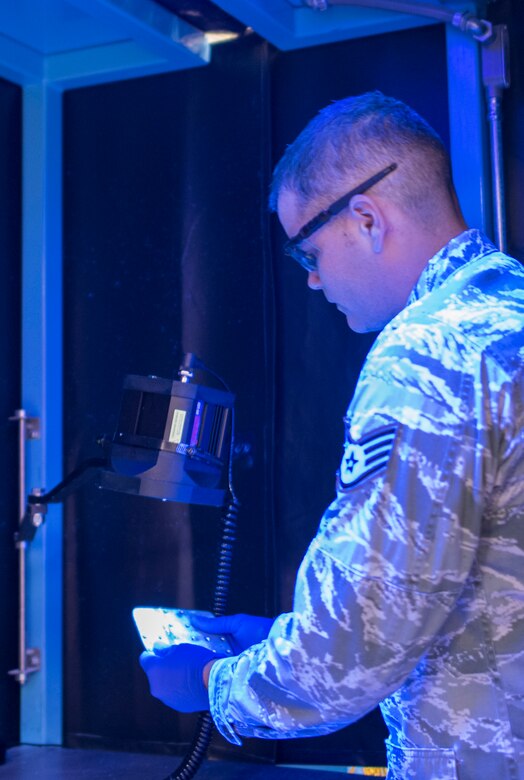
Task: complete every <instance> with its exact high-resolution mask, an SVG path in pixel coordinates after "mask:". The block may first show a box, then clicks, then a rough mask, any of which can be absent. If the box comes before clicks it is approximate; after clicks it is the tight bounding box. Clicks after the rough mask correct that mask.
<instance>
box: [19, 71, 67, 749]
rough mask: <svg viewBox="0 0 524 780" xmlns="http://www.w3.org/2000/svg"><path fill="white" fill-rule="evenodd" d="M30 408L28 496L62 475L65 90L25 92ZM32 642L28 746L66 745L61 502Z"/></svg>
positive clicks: (43, 543)
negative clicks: (34, 428)
mask: <svg viewBox="0 0 524 780" xmlns="http://www.w3.org/2000/svg"><path fill="white" fill-rule="evenodd" d="M22 132H23V146H22V159H23V168H22V181H23V189H22V195H23V201H22V214H23V217H22V231H23V234H22V266H23V268H22V406H23V407H24V408H25V409H29V410H30V411H31V414H35V415H37V416H38V417H39V418H40V421H41V438H40V439H39V440H38V441H35V442H34V443H33V444H32V446H31V448H29V449H28V451H27V460H26V476H27V479H26V486H25V493H26V494H27V493H28V492H30V490H31V489H34V488H45V487H51V486H53V485H54V484H56V483H57V482H59V481H60V479H61V478H62V452H61V450H62V95H61V92H60V91H58V90H56V89H55V88H53V86H52V85H50V84H49V83H47V82H43V83H39V84H34V85H29V86H26V87H24V90H23V131H22ZM26 599H27V606H26V633H27V642H28V643H29V644H30V645H31V646H32V647H38V648H40V649H41V654H42V667H41V670H40V671H39V672H37V673H35V674H32V675H29V676H28V678H27V681H26V684H25V685H24V686H22V689H21V725H20V733H21V742H29V743H31V744H37V745H38V744H40V745H43V744H44V745H45V744H47V745H49V744H61V742H62V524H61V509H60V507H58V506H53V507H52V508H51V509H50V512H49V514H48V517H47V522H46V523H45V525H44V526H43V527H42V528H41V529H40V530H39V532H38V534H37V535H36V537H35V539H34V540H33V541H32V542H31V544H30V545H28V546H27V548H26Z"/></svg>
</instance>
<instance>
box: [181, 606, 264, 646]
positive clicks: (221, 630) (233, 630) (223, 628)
mask: <svg viewBox="0 0 524 780" xmlns="http://www.w3.org/2000/svg"><path fill="white" fill-rule="evenodd" d="M273 622H274V619H273V618H266V617H257V616H255V615H244V614H239V615H224V616H222V617H205V616H203V615H191V623H192V625H193V626H194V627H195V628H198V629H199V630H200V631H209V633H211V634H226V635H227V638H228V639H229V642H230V644H231V647H232V648H233V652H234V653H237V654H238V653H241V652H242V651H243V650H247V648H248V647H251V645H257V644H258V643H259V642H262V640H263V639H266V637H267V635H268V634H269V630H270V628H271V626H272V625H273Z"/></svg>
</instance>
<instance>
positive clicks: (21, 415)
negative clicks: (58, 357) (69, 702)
mask: <svg viewBox="0 0 524 780" xmlns="http://www.w3.org/2000/svg"><path fill="white" fill-rule="evenodd" d="M14 419H16V420H18V521H19V523H21V522H22V519H23V517H24V512H25V495H26V493H25V490H26V488H25V442H26V419H27V414H26V411H25V409H17V410H16V412H15V418H14ZM17 546H18V598H19V606H18V675H17V679H18V682H19V683H20V684H21V685H23V684H24V683H25V681H26V669H25V664H26V653H25V649H26V638H25V621H26V616H25V605H26V593H25V576H26V575H25V552H26V542H22V541H21V542H18V545H17Z"/></svg>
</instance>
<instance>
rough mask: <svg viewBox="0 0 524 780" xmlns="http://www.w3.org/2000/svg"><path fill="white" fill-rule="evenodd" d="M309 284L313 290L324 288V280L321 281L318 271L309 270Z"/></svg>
mask: <svg viewBox="0 0 524 780" xmlns="http://www.w3.org/2000/svg"><path fill="white" fill-rule="evenodd" d="M307 286H308V287H309V288H310V289H311V290H321V289H322V282H321V281H320V276H319V275H318V273H317V271H308V275H307Z"/></svg>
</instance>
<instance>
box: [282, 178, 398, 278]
mask: <svg viewBox="0 0 524 780" xmlns="http://www.w3.org/2000/svg"><path fill="white" fill-rule="evenodd" d="M397 167H398V166H397V163H391V165H388V166H387V168H383V169H382V170H381V171H379V172H378V173H375V175H374V176H371V178H369V179H366V181H364V182H362V184H359V185H358V186H357V187H354V188H353V189H352V190H350V191H349V192H347V193H346V194H345V195H342V197H341V198H338V200H336V201H335V202H334V203H332V204H331V206H328V208H327V209H324V211H321V212H319V213H318V214H317V215H316V216H314V217H313V218H312V219H310V220H309V222H306V224H305V225H304V226H303V227H302V228H301V229H300V230H299V232H298V233H297V234H296V235H295V236H293V238H290V239H289V241H286V243H285V244H284V252H285V254H286V255H289V257H292V258H293V260H296V261H297V263H299V264H300V265H301V266H302V268H305V269H306V271H308V272H309V271H316V269H317V258H316V257H315V255H313V254H311V253H310V252H305V251H304V250H303V249H301V248H300V246H299V244H301V243H302V241H305V239H306V238H309V237H310V236H312V235H313V233H316V231H317V230H318V229H319V228H321V227H323V226H324V225H325V224H326V222H329V220H330V219H332V217H335V216H336V215H337V214H340V212H341V211H342V210H343V209H345V208H346V206H347V205H348V203H349V201H350V200H351V198H353V197H355V195H362V194H363V193H364V192H367V190H369V189H370V188H371V187H373V185H374V184H377V183H378V182H379V181H381V180H382V179H384V178H385V177H386V176H387V175H388V174H390V173H392V172H393V171H394V170H395V169H396V168H397Z"/></svg>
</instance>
